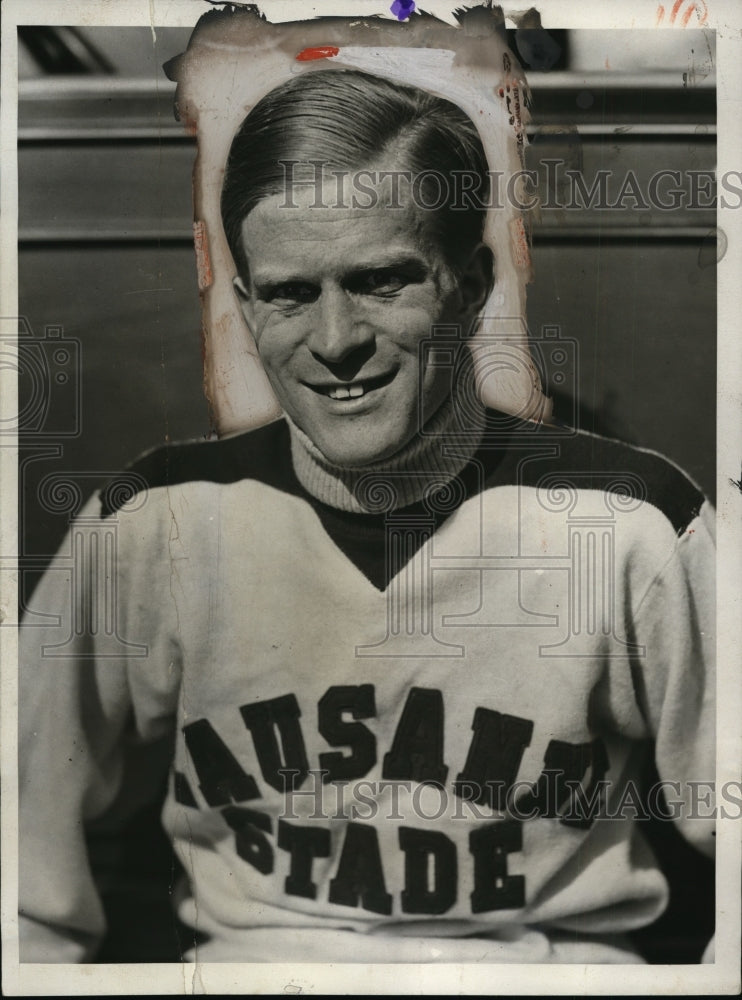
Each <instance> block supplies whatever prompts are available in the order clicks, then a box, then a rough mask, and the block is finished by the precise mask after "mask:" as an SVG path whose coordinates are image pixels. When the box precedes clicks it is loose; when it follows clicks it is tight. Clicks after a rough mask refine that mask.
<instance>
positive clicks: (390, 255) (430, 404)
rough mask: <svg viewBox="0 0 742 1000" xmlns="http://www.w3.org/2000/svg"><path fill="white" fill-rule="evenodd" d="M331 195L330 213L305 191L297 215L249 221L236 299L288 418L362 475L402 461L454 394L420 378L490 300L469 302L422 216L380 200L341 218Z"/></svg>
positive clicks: (288, 211)
mask: <svg viewBox="0 0 742 1000" xmlns="http://www.w3.org/2000/svg"><path fill="white" fill-rule="evenodd" d="M325 193H326V197H325V199H324V204H325V206H326V207H320V208H311V207H310V206H311V205H312V204H313V203H314V202H315V197H316V195H315V192H314V190H313V189H312V190H308V189H306V188H302V189H299V190H298V191H296V192H294V194H293V202H294V204H295V205H298V207H290V208H287V207H285V199H284V198H283V196H276V197H273V198H267V199H265V200H264V201H262V202H260V203H259V204H258V205H257V206H256V208H254V209H253V211H252V212H250V214H249V215H248V217H247V219H246V220H245V222H244V223H243V228H242V237H243V246H244V250H245V256H246V259H247V262H248V269H249V274H248V275H247V276H246V280H245V282H244V284H242V283H240V282H238V283H237V287H238V290H239V291H240V293H241V294H240V297H241V299H242V302H243V310H244V313H245V318H246V320H247V323H248V325H249V327H250V329H251V331H252V333H253V336H254V338H255V341H256V344H257V348H258V353H259V355H260V358H261V360H262V363H263V366H264V368H265V371H266V373H267V375H268V378H269V379H270V382H271V384H272V386H273V389H274V391H275V393H276V395H277V397H278V399H279V402H280V403H281V404H282V406H283V408H284V410H285V412H286V413H287V414H288V415H289V416H290V417H291V419H292V420H293V421H294V422H295V423H296V424H297V425H298V426H299V427H300V428H301V429H302V430H303V431H304V433H305V434H307V436H308V437H309V438H310V439H311V440H312V441H313V442H314V444H315V445H316V446H317V447H318V448H319V450H320V451H321V452H322V454H323V455H324V456H325V457H326V458H327V459H328V460H329V461H331V462H333V463H335V464H338V465H343V466H355V467H359V466H364V465H367V464H369V463H371V462H378V461H381V460H383V459H385V458H388V457H389V456H391V455H393V454H394V453H395V452H397V451H399V450H400V448H402V447H403V446H404V445H405V444H407V443H408V442H409V441H410V440H411V439H412V438H413V437H414V435H415V434H416V433H417V431H418V429H419V413H420V412H422V413H423V414H424V415H425V416H426V418H427V417H429V416H430V415H432V414H433V413H434V412H435V410H437V408H438V407H439V406H440V405H441V403H442V402H443V401H444V399H445V398H446V396H447V395H448V394H449V392H450V388H451V373H450V371H449V370H448V369H447V368H445V367H442V366H434V365H431V366H429V367H428V368H427V369H426V370H425V371H423V372H422V374H421V372H420V363H419V360H418V358H419V352H418V347H419V344H420V342H421V341H422V340H424V339H426V338H427V337H429V336H430V334H431V329H432V327H433V326H435V325H436V324H443V323H445V324H456V323H458V324H460V325H461V327H462V332H463V334H464V335H466V334H467V333H468V329H469V326H470V325H471V323H472V321H473V319H474V316H475V314H476V310H477V308H478V307H479V306H481V303H482V299H483V297H484V296H485V295H486V288H484V289H479V290H478V291H477V293H476V294H472V293H471V291H470V292H469V293H467V291H466V289H467V288H469V289H471V282H468V283H467V282H465V281H461V282H460V281H457V280H456V279H455V278H454V275H453V274H452V273H451V271H450V270H449V268H448V267H447V266H446V264H445V263H444V260H443V257H442V255H441V253H440V251H438V250H437V249H434V248H433V247H432V246H431V244H430V241H428V240H427V239H426V238H425V220H424V219H423V218H422V216H423V215H424V212H421V211H420V210H418V209H416V208H415V207H414V206H412V205H410V206H408V207H406V208H403V209H397V208H395V209H392V208H389V207H388V206H385V204H384V197H382V195H381V192H380V197H379V198H378V199H377V204H376V206H375V207H372V208H368V209H365V208H355V209H354V208H350V207H348V208H339V207H337V186H336V182H335V181H333V183H332V185H330V186H328V188H327V190H326V192H325ZM333 199H334V202H333ZM344 200H345V201H346V202H348V203H350V197H348V198H346V199H344ZM282 204H284V207H280V206H281V205H282ZM483 280H484V282H485V284H486V285H487V287H488V285H489V277H487V278H485V279H483ZM480 283H481V282H480ZM475 300H476V301H475Z"/></svg>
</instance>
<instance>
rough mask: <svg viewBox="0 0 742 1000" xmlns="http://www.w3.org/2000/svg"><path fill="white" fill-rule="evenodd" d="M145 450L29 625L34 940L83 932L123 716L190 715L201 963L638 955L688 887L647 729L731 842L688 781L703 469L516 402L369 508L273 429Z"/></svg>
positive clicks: (185, 793)
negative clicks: (345, 502)
mask: <svg viewBox="0 0 742 1000" xmlns="http://www.w3.org/2000/svg"><path fill="white" fill-rule="evenodd" d="M466 457H468V453H467V455H466V456H465V458H466ZM465 458H464V459H463V460H465ZM459 464H461V463H460V462H459ZM295 469H296V471H295ZM133 471H134V473H135V475H136V476H137V477H141V478H140V479H137V480H136V481H137V482H138V483H140V484H141V483H143V482H146V483H147V486H148V489H147V490H141V491H140V492H138V493H137V494H136V496H134V498H133V499H132V500H130V501H129V502H127V503H124V504H123V505H119V504H118V503H117V489H118V487H120V485H121V484H118V485H117V484H116V483H114V484H112V486H111V487H110V488H109V489H108V490H107V491H105V492H104V493H103V494H102V497H103V500H102V502H101V500H100V499H98V498H95V499H94V500H93V501H91V502H90V503H89V504H88V506H87V507H86V509H85V511H84V512H83V514H82V515H81V516H80V517H79V518H78V520H77V522H76V524H75V525H74V526H73V528H72V531H71V533H70V536H69V538H68V540H67V542H66V544H65V546H63V548H62V550H61V552H60V554H59V555H58V557H57V560H56V561H55V563H54V564H53V566H52V568H51V569H50V570H49V571H48V572H47V574H46V576H45V578H44V580H43V582H42V584H41V585H40V587H39V589H38V591H37V592H36V594H35V595H34V598H33V600H32V609H33V611H35V612H44V613H46V614H51V615H55V616H60V615H61V618H60V617H58V618H56V619H55V620H53V621H52V623H51V624H49V625H47V626H40V625H38V624H31V622H33V623H38V621H39V619H38V618H36V617H34V618H33V619H29V624H28V625H27V626H26V627H25V628H23V630H22V649H23V654H22V675H21V696H20V697H21V702H20V704H21V749H20V760H21V789H22V799H21V831H20V845H21V852H22V859H21V912H22V920H21V925H22V952H21V957H22V960H23V961H44V962H49V961H80V960H85V959H88V958H89V957H90V956H91V955H93V954H94V951H95V948H96V945H97V943H98V941H99V940H100V938H101V936H102V934H103V932H104V921H103V915H102V908H101V905H100V901H99V897H98V894H97V890H96V886H95V881H94V878H93V875H92V873H91V871H90V866H89V864H88V859H87V856H86V850H85V842H84V824H85V822H87V821H90V820H91V819H93V818H95V817H97V816H99V815H101V814H102V813H103V812H105V810H106V809H107V808H108V807H109V805H110V804H111V802H112V801H113V800H114V798H115V797H116V796H117V795H118V794H119V792H120V785H121V775H122V760H123V744H124V735H125V734H126V733H127V732H128V731H130V729H131V728H132V726H133V728H134V730H135V733H136V735H137V737H138V738H140V739H142V740H145V741H146V740H154V739H156V738H158V737H160V736H162V735H164V734H167V733H168V732H173V733H174V740H175V744H174V746H175V749H174V760H173V766H172V772H171V775H170V782H169V793H168V796H167V801H166V803H165V807H164V813H163V823H164V825H165V828H166V830H167V831H168V833H169V835H170V837H171V838H172V841H173V844H174V846H175V850H176V851H177V853H178V856H179V858H180V860H181V861H182V863H183V866H184V868H185V871H186V873H187V875H188V882H189V884H188V886H187V887H183V891H182V893H181V895H180V901H179V913H180V916H181V917H182V919H183V920H185V921H186V922H187V923H189V924H191V925H192V926H193V927H194V928H196V929H197V930H198V931H200V932H203V933H204V934H205V935H207V937H208V941H207V943H206V944H204V945H200V946H199V948H198V958H199V960H202V961H210V960H212V961H219V960H225V961H226V960H229V961H271V960H276V961H285V960H290V961H365V962H374V961H383V962H390V961H391V962H394V961H399V962H406V961H449V962H451V961H452V962H458V961H486V962H491V961H630V960H636V959H635V958H634V959H632V957H631V956H630V955H627V953H626V952H624V951H622V950H621V948H620V946H619V945H618V944H617V943H616V940H615V939H614V938H613V935H617V934H621V933H623V932H625V931H627V930H630V929H632V928H636V927H639V926H642V925H644V924H646V923H648V922H651V921H652V920H654V919H655V918H656V917H657V916H658V915H659V914H660V913H661V912H662V910H663V908H664V907H665V905H666V901H667V886H666V883H665V880H664V877H663V876H662V874H661V873H660V871H659V868H658V866H657V864H656V862H655V860H654V858H653V857H652V855H651V852H650V851H649V849H648V848H647V846H646V845H645V842H644V839H643V836H642V833H641V826H642V823H641V821H640V822H635V821H634V819H633V817H635V816H636V813H637V789H638V775H639V773H640V770H641V765H642V761H643V759H644V757H645V755H646V753H647V752H648V751H649V750H650V749H651V747H652V743H651V742H650V741H652V740H654V741H655V744H654V745H655V755H656V762H657V767H658V770H659V774H660V776H661V778H662V779H663V780H665V781H667V782H671V783H672V784H671V785H667V786H666V789H665V791H666V792H667V794H668V800H669V802H670V807H671V809H672V810H673V812H674V813H675V814H676V816H677V821H678V823H679V824H680V826H681V829H682V831H683V833H684V834H685V835H686V836H687V837H688V838H689V839H690V840H691V841H692V842H693V843H695V844H696V845H697V846H699V847H700V848H701V849H704V850H710V849H711V846H712V843H713V835H714V821H713V818H711V816H710V813H711V810H710V809H708V808H704V807H703V802H704V801H705V800H704V799H703V793H701V799H700V803H699V793H698V788H699V787H701V786H693V785H689V784H688V783H689V782H704V783H705V782H711V781H713V777H714V738H713V734H714V722H713V707H714V680H713V663H712V660H713V656H712V654H713V648H714V638H713V632H714V601H713V588H714V557H713V542H712V533H711V529H712V523H713V521H712V511H711V509H710V507H709V505H708V503H706V502H704V500H703V497H702V496H701V495H700V494H699V492H698V490H697V489H696V487H694V486H693V484H692V483H690V482H689V481H688V480H687V479H686V478H685V477H684V476H683V474H682V473H680V472H679V471H678V470H677V469H676V468H675V467H674V466H673V465H671V464H670V463H668V462H667V461H666V460H664V459H662V458H661V457H659V456H657V455H654V454H652V453H648V452H643V451H639V450H636V449H632V448H629V447H627V446H624V445H620V444H617V443H615V442H611V441H606V440H604V439H600V438H596V437H593V436H590V435H585V434H578V435H565V436H562V437H561V438H559V437H554V436H553V434H552V433H551V432H550V431H549V430H548V429H547V428H542V429H540V430H538V429H534V428H533V425H528V426H527V427H525V426H524V427H522V428H516V430H515V431H514V432H513V433H512V435H511V436H510V437H509V438H507V439H506V440H503V438H502V435H499V434H496V435H494V436H488V434H487V433H485V436H484V441H483V443H482V445H481V447H480V448H479V450H478V451H477V452H476V454H475V455H474V457H473V458H472V460H471V461H470V462H468V464H466V466H465V468H464V469H463V471H461V473H460V474H459V475H458V476H457V477H455V478H454V479H453V480H452V482H451V483H449V486H448V489H447V490H444V491H442V492H433V493H431V495H430V496H429V497H428V499H427V501H424V502H418V503H416V504H412V505H410V506H407V507H405V508H402V509H399V508H397V509H392V510H390V511H387V512H386V513H384V512H380V513H375V514H369V513H366V514H360V513H353V512H348V511H343V510H338V509H337V507H336V506H331V505H330V504H327V503H323V502H322V501H321V500H318V499H317V497H323V496H324V497H328V498H329V497H334V496H336V493H334V492H333V491H332V488H331V486H332V484H331V477H330V475H329V473H328V471H327V470H326V469H322V468H320V467H319V466H318V465H317V464H316V463H313V460H312V456H311V454H310V453H309V452H306V451H304V450H303V449H302V448H301V447H297V446H296V442H295V447H294V462H293V464H292V461H291V448H290V446H289V431H288V428H287V425H286V424H285V422H283V421H279V422H277V423H274V424H271V425H270V426H268V427H266V428H262V429H260V430H258V431H254V432H251V433H250V434H247V435H242V436H240V437H238V438H231V439H227V440H224V441H221V442H205V443H199V444H190V445H184V446H173V447H169V448H167V449H162V450H160V451H157V452H155V453H151V454H149V455H148V456H145V458H144V459H143V460H141V461H140V463H139V464H138V465H137V466H135V467H134V470H133ZM297 473H298V477H299V478H297ZM393 479H394V477H393V476H391V481H392V482H393ZM622 482H623V483H624V484H625V485H624V486H623V487H622V486H621V485H620V483H622ZM302 483H303V484H304V485H302ZM626 484H628V487H627V486H626ZM627 488H628V493H629V494H630V493H632V492H633V493H634V495H635V496H634V499H632V498H631V497H630V496H628V495H627ZM375 496H376V499H377V500H378V499H379V494H378V493H376V494H375ZM106 552H109V553H113V554H114V555H113V557H112V558H111V559H110V560H109V563H108V570H105V569H104V571H103V572H102V573H99V574H98V575H97V576H96V573H95V566H96V565H97V566H98V567H99V568H100V567H105V565H106V558H107V557H106V555H105V553H106ZM703 787H706V786H703ZM694 789H695V791H694ZM693 795H695V799H694V800H693V801H691V800H692V799H693ZM652 802H653V804H654V805H655V806H656V807H658V800H657V799H656V797H655V799H654V800H652V801H651V802H650V805H651V804H652Z"/></svg>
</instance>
